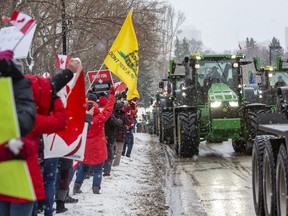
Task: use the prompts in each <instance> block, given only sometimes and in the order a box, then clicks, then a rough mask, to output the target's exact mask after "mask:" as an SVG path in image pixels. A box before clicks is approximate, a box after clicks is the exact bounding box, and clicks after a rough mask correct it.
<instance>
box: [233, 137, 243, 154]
mask: <svg viewBox="0 0 288 216" xmlns="http://www.w3.org/2000/svg"><path fill="white" fill-rule="evenodd" d="M244 145H245V143H244V141H243V140H234V139H233V140H232V147H233V149H234V151H235V152H236V153H243V152H245V150H244V149H245V146H244Z"/></svg>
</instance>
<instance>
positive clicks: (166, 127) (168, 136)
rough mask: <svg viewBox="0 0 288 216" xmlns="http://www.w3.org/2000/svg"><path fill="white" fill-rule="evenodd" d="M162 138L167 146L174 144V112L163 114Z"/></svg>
mask: <svg viewBox="0 0 288 216" xmlns="http://www.w3.org/2000/svg"><path fill="white" fill-rule="evenodd" d="M162 128H163V132H162V136H163V142H165V143H167V144H173V143H174V132H173V128H174V123H173V112H163V113H162Z"/></svg>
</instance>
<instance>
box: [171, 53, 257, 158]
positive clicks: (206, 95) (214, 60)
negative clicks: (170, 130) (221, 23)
mask: <svg viewBox="0 0 288 216" xmlns="http://www.w3.org/2000/svg"><path fill="white" fill-rule="evenodd" d="M243 59H244V56H243V55H242V54H239V55H231V54H225V55H192V56H191V57H190V58H189V57H185V59H184V61H183V63H182V66H183V67H184V69H185V78H184V80H183V82H182V83H181V84H180V86H179V87H180V88H179V89H177V90H175V99H174V106H173V120H174V144H175V148H176V152H177V153H178V155H179V156H182V157H192V156H193V155H198V154H199V143H200V141H203V140H207V141H208V142H222V141H225V140H228V139H229V138H230V139H232V143H233V147H234V150H235V151H242V150H243V149H244V150H245V149H246V146H245V145H246V141H247V140H248V133H247V124H246V121H245V107H246V105H247V104H250V103H251V101H252V100H253V99H254V98H255V97H256V96H255V94H254V90H253V89H252V88H247V89H246V88H245V87H244V83H243V77H242V70H243V69H242V65H246V64H250V63H251V62H249V61H244V60H243ZM246 96H247V98H246ZM248 96H249V97H248Z"/></svg>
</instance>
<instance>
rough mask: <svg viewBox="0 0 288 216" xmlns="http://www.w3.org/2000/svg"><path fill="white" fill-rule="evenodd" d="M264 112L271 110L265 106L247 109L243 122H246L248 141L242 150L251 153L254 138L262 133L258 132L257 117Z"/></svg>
mask: <svg viewBox="0 0 288 216" xmlns="http://www.w3.org/2000/svg"><path fill="white" fill-rule="evenodd" d="M265 113H271V110H270V109H268V108H266V109H263V108H262V109H258V110H256V111H255V110H253V111H252V110H248V111H247V113H246V119H245V122H246V124H247V128H248V134H249V137H248V141H247V144H245V147H244V148H243V150H242V152H243V153H244V152H245V153H246V154H248V155H251V154H252V148H253V144H254V139H255V137H256V136H257V135H262V133H259V131H258V122H257V118H258V116H259V115H261V114H265Z"/></svg>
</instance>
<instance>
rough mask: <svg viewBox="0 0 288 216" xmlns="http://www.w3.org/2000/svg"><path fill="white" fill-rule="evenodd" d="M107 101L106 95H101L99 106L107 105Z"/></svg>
mask: <svg viewBox="0 0 288 216" xmlns="http://www.w3.org/2000/svg"><path fill="white" fill-rule="evenodd" d="M107 103H108V100H107V98H106V97H105V96H101V97H100V98H99V102H98V104H99V107H105V106H106V104H107Z"/></svg>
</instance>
